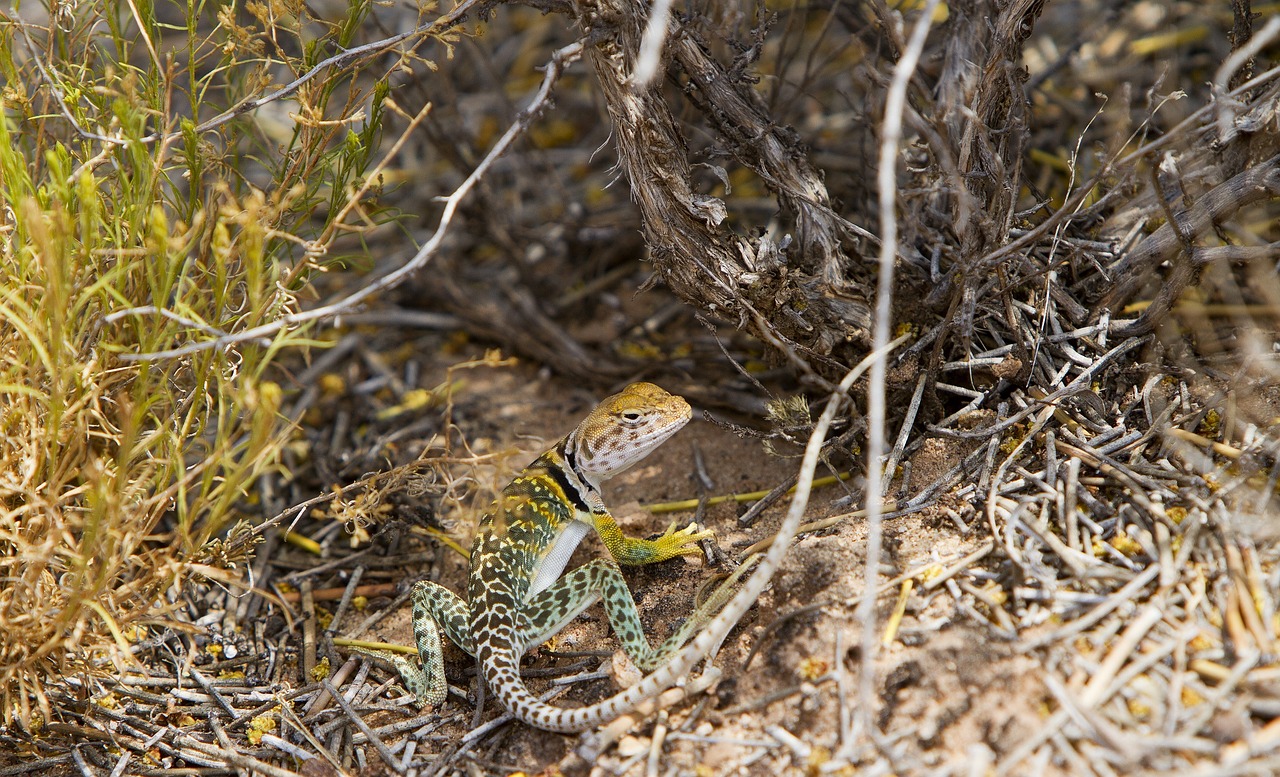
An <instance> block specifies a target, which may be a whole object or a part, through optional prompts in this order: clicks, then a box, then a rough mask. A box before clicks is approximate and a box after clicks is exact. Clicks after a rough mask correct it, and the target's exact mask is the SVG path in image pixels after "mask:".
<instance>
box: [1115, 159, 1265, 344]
mask: <svg viewBox="0 0 1280 777" xmlns="http://www.w3.org/2000/svg"><path fill="white" fill-rule="evenodd" d="M1277 196H1280V155H1276V156H1273V157H1271V158H1270V159H1268V160H1266V161H1265V162H1261V163H1259V164H1256V165H1252V166H1250V167H1249V168H1248V169H1247V170H1245V171H1244V172H1242V173H1240V174H1239V175H1236V176H1234V177H1232V178H1230V179H1228V180H1226V181H1224V182H1223V183H1221V184H1219V185H1217V186H1215V187H1214V188H1213V189H1211V190H1210V191H1209V192H1208V193H1207V194H1205V195H1203V196H1202V197H1200V198H1199V199H1198V200H1196V202H1195V203H1194V204H1193V205H1192V206H1191V207H1189V208H1188V209H1187V210H1186V211H1185V212H1183V211H1179V213H1177V214H1175V216H1182V217H1181V218H1177V219H1176V220H1170V221H1167V222H1166V223H1165V224H1163V225H1161V226H1160V228H1159V229H1157V230H1156V231H1155V232H1153V233H1152V234H1151V235H1150V236H1148V237H1146V238H1144V239H1143V240H1142V242H1141V243H1139V244H1138V245H1136V246H1135V247H1134V248H1133V250H1132V251H1130V252H1129V254H1128V255H1127V256H1125V258H1124V259H1123V260H1121V261H1120V263H1119V264H1118V265H1117V266H1116V267H1115V268H1114V269H1113V270H1112V271H1111V276H1112V277H1113V278H1115V279H1116V285H1115V287H1114V288H1112V289H1111V291H1109V292H1108V293H1107V295H1106V296H1105V297H1103V299H1102V301H1101V303H1099V307H1101V308H1107V309H1110V310H1114V309H1115V308H1117V307H1118V306H1120V305H1121V304H1123V303H1124V302H1125V301H1126V300H1128V299H1129V298H1130V297H1132V296H1133V294H1134V293H1135V292H1136V291H1137V289H1138V286H1139V285H1140V284H1141V283H1142V282H1143V281H1144V280H1146V278H1148V277H1149V275H1150V269H1151V268H1152V267H1155V266H1156V265H1158V264H1160V263H1161V262H1164V261H1168V260H1169V259H1172V258H1173V257H1174V256H1177V255H1179V253H1180V252H1183V251H1185V250H1186V246H1187V242H1188V241H1190V240H1194V239H1196V238H1197V237H1199V236H1200V235H1202V234H1204V233H1205V232H1206V231H1208V230H1210V229H1212V228H1213V227H1214V225H1215V224H1221V223H1223V222H1224V221H1226V220H1228V219H1229V218H1230V217H1231V216H1232V215H1233V214H1235V213H1237V212H1238V211H1239V210H1240V209H1241V208H1244V207H1247V206H1249V205H1252V204H1253V203H1255V202H1258V201H1260V200H1263V199H1267V198H1274V197H1277ZM1162 199H1163V198H1162ZM1180 199H1181V198H1179V200H1180ZM1165 202H1166V207H1167V206H1168V201H1167V200H1165ZM1198 258H1199V257H1196V256H1189V257H1186V258H1185V260H1184V261H1183V262H1182V263H1180V264H1178V265H1177V266H1176V267H1175V268H1174V273H1173V277H1171V278H1170V279H1169V280H1168V281H1166V283H1165V284H1164V286H1163V288H1162V289H1161V292H1160V294H1159V295H1158V299H1157V301H1156V302H1154V303H1152V305H1151V307H1150V308H1148V310H1147V311H1146V312H1144V313H1143V314H1142V316H1141V317H1140V318H1139V319H1138V320H1137V321H1134V322H1130V323H1126V324H1120V323H1117V324H1115V325H1114V327H1113V329H1112V334H1113V335H1115V336H1117V337H1129V336H1132V335H1138V334H1145V333H1147V332H1149V331H1151V329H1152V328H1153V327H1154V326H1155V324H1156V323H1157V322H1158V321H1159V319H1160V318H1162V317H1163V316H1164V314H1165V313H1166V312H1167V311H1168V309H1169V307H1171V306H1172V304H1173V302H1174V301H1175V300H1176V297H1177V294H1178V293H1180V292H1181V290H1182V288H1184V287H1185V286H1186V284H1187V283H1189V282H1190V281H1191V276H1192V275H1193V274H1194V273H1195V272H1197V271H1198V270H1199V269H1200V266H1201V263H1200V262H1199V261H1197V260H1198Z"/></svg>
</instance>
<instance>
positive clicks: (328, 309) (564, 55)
mask: <svg viewBox="0 0 1280 777" xmlns="http://www.w3.org/2000/svg"><path fill="white" fill-rule="evenodd" d="M460 7H461V6H460ZM583 48H584V46H583V43H582V42H581V41H579V42H577V43H573V44H571V45H569V46H565V47H564V48H562V49H559V50H558V51H556V52H555V54H554V55H552V57H551V62H550V63H548V65H547V73H546V75H545V76H544V77H543V79H542V86H541V87H540V88H539V89H538V93H537V94H536V95H534V98H533V100H531V101H530V102H529V107H528V108H526V109H525V110H524V111H522V112H521V113H520V115H518V116H517V117H516V120H515V121H514V122H512V124H511V126H510V127H509V128H508V129H507V131H506V133H505V134H504V135H503V136H502V137H501V138H500V139H499V140H498V142H497V143H495V144H494V146H493V148H492V149H490V150H489V153H488V154H487V155H485V158H484V159H483V160H481V161H480V164H478V165H476V168H475V169H474V170H472V171H471V175H469V176H467V179H466V180H465V181H463V182H462V184H461V185H459V186H458V188H457V189H455V190H454V192H453V194H450V195H449V197H448V198H447V199H446V200H445V206H444V211H443V212H442V213H441V214H440V221H439V223H438V224H437V226H436V231H435V232H434V233H433V234H432V235H431V238H430V239H429V240H427V242H426V243H425V244H423V246H422V248H420V249H419V250H418V253H416V254H414V256H413V258H412V259H410V260H409V261H408V262H407V263H405V265H404V266H403V267H400V268H399V269H397V270H394V271H393V272H390V273H388V274H386V275H384V276H382V277H381V278H378V279H377V280H375V281H373V282H372V283H370V284H369V285H367V286H364V287H363V288H361V289H359V290H357V291H354V292H352V293H351V294H348V295H347V296H345V297H343V298H341V299H339V300H337V301H336V302H331V303H329V304H327V305H322V306H320V307H318V308H312V309H311V310H306V311H301V312H298V313H290V314H289V315H286V316H281V317H280V318H278V319H276V320H275V321H273V322H271V323H269V324H262V325H261V326H256V327H253V328H252V329H246V330H244V331H243V332H237V333H235V334H230V335H227V336H226V337H219V338H217V339H214V340H205V341H202V342H198V343H192V344H190V345H185V346H183V347H181V348H172V349H169V350H165V351H156V352H153V353H140V354H123V355H121V357H120V358H121V359H122V360H124V361H153V360H158V359H173V358H179V357H182V356H189V355H190V354H193V353H197V352H199V351H207V350H209V349H212V348H227V347H228V346H231V345H234V344H236V343H241V342H245V341H248V340H257V339H259V338H264V337H271V336H273V335H276V334H278V333H279V332H280V331H281V330H283V329H286V328H288V327H294V326H298V325H300V324H306V323H310V322H313V321H319V320H322V319H328V318H333V317H335V316H338V315H341V314H343V313H346V312H349V311H351V310H352V309H354V308H355V307H356V306H357V305H359V304H360V303H362V302H364V301H365V300H367V299H368V298H370V297H372V296H373V295H374V294H377V293H379V292H383V291H386V290H388V289H393V288H395V287H396V286H399V285H400V284H401V283H403V282H404V281H405V280H406V279H408V278H409V276H411V275H413V274H414V273H416V272H417V271H418V270H420V269H422V268H423V267H424V266H425V265H426V264H427V262H429V261H430V260H431V258H432V257H434V256H435V254H436V252H437V251H439V249H440V247H441V246H442V245H443V244H444V238H445V235H446V234H447V233H448V231H449V227H450V226H452V224H453V217H454V214H455V213H456V212H457V210H458V206H459V205H461V204H462V200H463V199H465V198H466V196H467V195H468V194H470V192H471V190H472V189H473V188H475V185H476V184H477V183H478V182H479V181H480V179H481V178H483V177H484V175H485V174H486V173H488V172H489V168H490V167H492V166H493V163H494V162H496V161H497V160H498V157H500V156H502V155H503V154H504V153H506V151H507V149H508V148H510V147H511V145H512V144H513V143H514V142H515V141H516V139H517V138H519V137H520V136H521V135H523V134H524V133H525V132H526V131H527V130H528V129H529V126H530V125H531V124H532V123H533V121H534V119H536V118H537V116H538V114H539V113H541V112H542V110H543V109H544V108H545V107H546V106H547V103H548V102H549V100H550V98H551V89H552V87H553V86H555V84H556V82H557V81H558V80H559V79H560V75H561V74H562V73H563V72H564V70H565V68H566V67H568V66H569V65H570V64H572V63H573V62H576V61H577V60H578V58H579V57H581V56H582V52H583ZM263 99H266V98H263ZM202 126H203V125H202ZM133 312H134V311H133V310H123V311H118V312H116V313H113V314H112V316H114V317H119V316H123V315H130V314H132V313H133Z"/></svg>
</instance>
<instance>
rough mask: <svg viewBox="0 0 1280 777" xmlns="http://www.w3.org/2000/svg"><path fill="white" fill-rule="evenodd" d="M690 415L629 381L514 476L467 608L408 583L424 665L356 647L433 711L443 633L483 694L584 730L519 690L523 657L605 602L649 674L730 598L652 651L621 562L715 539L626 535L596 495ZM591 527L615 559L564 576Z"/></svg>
mask: <svg viewBox="0 0 1280 777" xmlns="http://www.w3.org/2000/svg"><path fill="white" fill-rule="evenodd" d="M691 415H692V412H691V410H690V408H689V405H688V403H687V402H685V401H684V400H683V399H682V398H680V397H677V396H674V395H672V394H668V393H667V392H666V391H663V390H662V389H660V388H658V387H657V386H654V385H653V384H649V383H634V384H632V385H630V386H628V387H627V388H626V389H624V390H623V391H622V392H620V393H618V394H615V395H613V396H611V397H608V398H607V399H605V400H604V401H603V402H601V403H600V405H598V406H597V407H596V409H595V410H593V411H592V412H591V414H590V415H588V416H587V417H586V419H584V420H583V421H582V423H581V424H579V425H578V427H577V428H576V429H575V430H574V431H573V432H571V433H570V434H569V435H567V436H565V437H564V438H563V439H561V440H560V441H559V442H558V443H556V445H554V446H553V447H552V448H551V449H550V450H548V451H547V452H545V453H543V454H542V455H541V456H539V457H538V458H537V460H535V461H534V462H533V463H532V464H530V465H529V466H528V467H526V468H525V469H524V470H523V471H522V472H521V473H520V474H519V475H518V476H517V477H516V478H515V479H514V480H512V481H511V483H510V484H509V485H507V487H506V488H504V489H503V491H502V496H501V497H500V498H499V499H498V501H497V503H496V504H495V505H494V507H493V508H492V509H491V510H490V511H489V512H488V513H487V514H486V515H485V516H484V518H482V519H481V522H480V527H479V530H478V532H477V534H476V539H475V543H474V545H473V546H472V549H471V570H470V574H469V576H468V580H467V601H463V600H462V599H461V598H459V597H458V596H457V595H456V594H454V593H453V592H451V591H449V590H448V589H446V588H443V587H441V586H439V585H436V584H435V583H430V582H425V581H423V582H419V583H417V584H416V585H415V586H414V589H413V596H412V598H413V626H414V637H415V641H416V643H417V647H418V654H419V656H420V657H421V660H422V663H421V665H419V664H418V663H417V662H415V661H412V660H411V659H408V658H405V657H403V656H398V655H395V654H390V653H385V652H381V651H371V650H367V649H362V648H356V649H355V651H356V652H359V653H363V654H366V655H370V656H373V657H376V658H378V659H381V660H382V661H385V662H388V663H391V664H392V665H394V666H395V668H396V670H397V671H398V672H399V674H400V676H401V678H402V679H403V680H404V683H405V686H406V687H407V688H408V689H409V690H410V691H411V692H412V693H413V694H414V695H415V696H416V697H417V698H418V700H419V702H421V703H422V704H424V705H438V704H440V703H441V702H443V701H444V699H445V696H446V694H447V691H448V687H447V685H446V682H445V676H444V659H443V648H442V643H441V639H440V631H441V630H443V631H444V635H445V636H447V637H448V638H449V639H450V640H452V641H453V642H454V644H456V645H458V646H459V647H460V648H462V649H463V650H464V651H466V652H467V653H469V654H471V655H474V656H476V657H477V658H478V659H479V662H480V667H481V672H482V673H483V675H484V678H485V682H486V683H487V685H488V687H489V689H490V691H491V692H492V693H493V694H494V696H495V697H497V699H498V700H499V701H500V702H501V703H502V705H503V707H505V708H506V709H507V710H509V711H510V712H511V713H512V714H514V715H515V716H516V717H517V718H519V719H520V720H523V721H524V722H526V723H528V724H530V725H533V726H537V727H538V728H543V729H548V730H553V731H573V730H580V729H581V728H582V726H581V725H579V724H577V723H576V722H574V721H573V720H571V719H570V717H569V713H570V711H568V710H561V709H559V708H556V707H551V706H549V705H546V704H543V703H542V702H540V701H538V699H536V698H535V697H534V696H533V695H532V694H531V693H530V692H529V690H528V688H527V687H526V686H525V685H524V681H523V680H521V679H520V672H519V669H520V657H521V656H522V655H523V654H524V653H525V651H526V650H528V649H529V648H530V647H532V646H534V645H537V644H540V643H541V642H543V641H545V640H546V639H547V638H549V637H550V636H552V635H553V634H555V633H556V632H558V631H560V629H562V628H564V626H565V625H567V624H568V623H569V621H571V620H573V618H575V617H576V616H577V615H578V614H579V613H581V612H582V611H583V610H585V609H586V608H587V607H590V606H591V605H592V604H593V603H595V602H596V601H597V600H603V602H604V608H605V612H606V614H607V615H608V618H609V623H610V625H611V626H612V627H613V630H614V633H615V634H616V635H617V636H618V640H619V642H620V643H621V645H622V649H623V650H624V651H625V652H626V654H627V656H628V657H630V659H631V660H632V662H633V663H634V664H635V665H636V666H637V667H638V668H639V669H641V670H642V671H645V672H649V671H652V670H654V669H656V668H657V667H659V666H660V665H662V664H664V663H666V662H667V661H668V659H669V658H670V657H671V656H672V655H674V654H675V653H676V652H677V651H678V650H679V649H680V648H681V646H683V645H684V643H685V642H687V641H688V640H689V638H690V637H691V636H693V634H695V633H696V632H697V630H698V628H700V627H701V626H702V625H703V624H704V623H706V622H707V621H708V620H710V618H711V616H712V615H713V614H714V612H715V610H716V609H717V607H718V606H719V605H721V604H723V601H724V600H725V598H726V595H725V594H723V593H721V594H718V595H717V596H715V597H713V601H711V602H708V603H707V604H704V605H703V606H702V607H700V608H699V609H698V610H697V611H696V612H695V613H694V614H693V615H692V616H691V617H690V618H689V619H687V620H686V621H685V623H684V624H683V625H682V626H681V628H680V629H679V630H677V631H676V633H674V634H672V635H671V637H669V638H668V639H667V640H666V641H664V642H663V643H662V644H661V645H659V646H658V647H657V648H654V647H653V646H651V645H650V644H649V640H648V638H647V637H645V634H644V629H643V626H642V624H641V621H640V616H639V613H638V612H637V610H636V605H635V601H634V600H633V599H632V597H631V591H630V590H629V589H628V588H627V585H626V582H625V580H624V579H623V577H622V571H621V570H620V569H619V567H618V564H626V565H640V564H653V563H657V562H659V561H665V560H667V559H670V558H674V557H676V556H682V555H692V554H697V553H700V552H701V551H700V549H699V548H698V545H697V543H698V542H700V541H702V540H704V539H709V538H711V537H712V536H713V535H712V533H711V532H709V531H702V530H699V528H698V527H697V526H696V525H693V524H691V525H689V526H687V527H685V528H684V529H680V530H678V531H677V530H676V528H675V524H674V523H673V524H672V525H671V526H669V527H668V528H667V531H666V532H665V533H664V534H663V535H662V536H661V537H659V538H657V539H655V540H645V539H638V538H635V537H628V536H626V535H624V534H623V533H622V530H621V529H620V528H619V527H618V524H617V522H616V521H615V520H614V518H613V516H612V515H610V514H609V511H608V509H606V508H605V506H604V502H603V500H602V499H601V496H600V483H601V482H603V481H604V480H606V479H608V478H609V477H612V476H613V475H616V474H617V473H619V472H621V471H622V470H624V469H626V468H627V467H629V466H631V465H632V464H634V463H636V462H637V461H639V460H640V459H642V458H644V457H645V456H646V455H648V453H649V452H650V451H652V450H653V449H654V448H656V447H657V446H658V445H660V444H661V443H662V442H664V441H665V440H666V439H667V438H669V437H670V436H671V435H673V434H675V432H676V431H678V430H679V429H680V428H681V427H683V426H684V425H685V424H686V423H687V422H688V421H689V418H690V417H691ZM591 527H593V528H595V530H596V532H597V533H598V534H599V535H600V538H601V539H602V540H603V542H604V545H605V547H606V548H607V549H608V550H609V554H610V556H611V557H612V558H611V559H596V560H594V561H590V562H588V563H586V564H584V565H582V566H581V567H578V568H576V569H574V570H572V571H570V572H568V573H567V574H564V575H563V576H561V573H562V572H563V570H564V567H565V564H566V563H567V562H568V559H569V556H570V555H571V554H572V551H573V549H574V547H576V546H577V544H578V542H579V541H581V539H582V537H583V535H584V534H585V532H586V531H587V530H589V528H591ZM726 590H727V587H722V588H721V592H724V591H726ZM468 603H470V606H469V605H468Z"/></svg>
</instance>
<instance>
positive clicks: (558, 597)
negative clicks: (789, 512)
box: [521, 559, 737, 672]
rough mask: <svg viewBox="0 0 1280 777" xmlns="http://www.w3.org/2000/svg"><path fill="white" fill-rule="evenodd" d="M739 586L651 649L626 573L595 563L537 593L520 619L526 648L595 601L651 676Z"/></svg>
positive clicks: (706, 605) (719, 596) (715, 597)
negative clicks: (624, 575) (602, 606)
mask: <svg viewBox="0 0 1280 777" xmlns="http://www.w3.org/2000/svg"><path fill="white" fill-rule="evenodd" d="M736 580H737V576H736V575H735V577H734V578H732V579H731V580H730V581H729V582H727V583H725V584H722V585H721V588H720V589H718V590H717V591H716V593H715V594H713V595H712V599H711V600H709V601H708V602H706V603H704V604H703V606H702V607H700V608H699V609H698V610H697V611H695V613H694V614H693V616H691V617H690V619H689V620H687V621H685V623H684V625H682V626H681V627H680V629H678V630H677V631H676V633H674V634H672V635H671V636H670V637H668V638H667V639H666V641H664V642H663V643H662V644H661V645H659V646H658V647H657V648H654V647H653V646H652V645H650V644H649V639H648V638H647V637H646V636H645V634H644V625H643V624H642V622H641V620H640V613H639V611H638V610H637V609H636V603H635V599H633V598H632V596H631V590H630V589H628V588H627V582H626V580H625V579H624V578H623V577H622V570H620V569H619V568H618V566H617V565H616V564H615V563H613V562H612V561H609V560H607V559H595V560H593V561H589V562H587V563H586V564H583V565H582V566H580V567H578V568H576V569H573V570H571V571H569V572H567V573H565V575H564V576H563V577H561V578H560V579H559V580H557V581H556V582H555V583H553V584H552V585H551V587H550V588H548V589H547V590H545V591H543V592H541V593H539V594H538V595H537V596H535V597H534V598H533V599H531V600H530V601H529V603H528V604H527V605H526V606H525V607H524V609H523V612H522V613H521V624H522V631H523V632H524V636H525V637H526V641H525V645H526V646H530V645H536V644H538V643H539V642H542V641H543V640H545V639H547V638H548V637H550V636H551V635H552V634H555V633H556V632H558V631H559V630H560V629H562V628H564V627H565V626H566V625H567V624H568V623H569V621H571V620H573V618H574V617H576V616H577V615H578V614H579V613H581V612H582V611H583V610H585V609H587V608H588V607H590V606H591V605H592V604H594V603H595V601H596V600H597V599H602V600H603V601H604V608H605V613H606V614H607V615H608V616H609V625H611V626H612V627H613V633H614V634H616V635H617V637H618V641H619V642H620V643H621V644H622V649H623V651H624V652H626V654H627V657H628V658H630V659H631V662H632V663H634V664H635V665H636V667H637V668H638V669H640V670H641V671H642V672H651V671H653V670H654V669H656V668H658V667H659V666H660V665H662V664H663V663H664V662H665V661H666V660H667V659H668V658H670V657H671V656H672V655H673V654H674V653H675V652H676V651H677V650H679V649H680V648H681V647H682V646H683V645H684V643H685V642H687V641H688V640H689V638H690V637H692V636H693V634H694V633H696V631H697V629H698V627H700V626H701V625H703V624H704V623H706V622H707V621H709V620H710V619H711V618H712V617H714V616H715V611H718V609H719V607H720V606H721V605H723V603H724V601H727V600H728V596H727V595H722V594H725V593H726V592H727V590H728V588H730V587H731V584H732V583H733V582H735V581H736Z"/></svg>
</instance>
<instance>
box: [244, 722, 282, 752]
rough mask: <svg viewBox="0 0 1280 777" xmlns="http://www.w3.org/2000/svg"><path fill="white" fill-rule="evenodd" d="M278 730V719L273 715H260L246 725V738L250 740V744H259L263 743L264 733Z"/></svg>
mask: <svg viewBox="0 0 1280 777" xmlns="http://www.w3.org/2000/svg"><path fill="white" fill-rule="evenodd" d="M275 730H276V719H275V717H274V716H272V715H259V716H258V717H256V718H254V719H253V720H250V721H249V725H248V726H247V727H246V731H245V738H246V739H248V740H249V744H251V745H257V744H261V743H262V735H263V734H268V733H270V732H272V731H275Z"/></svg>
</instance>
